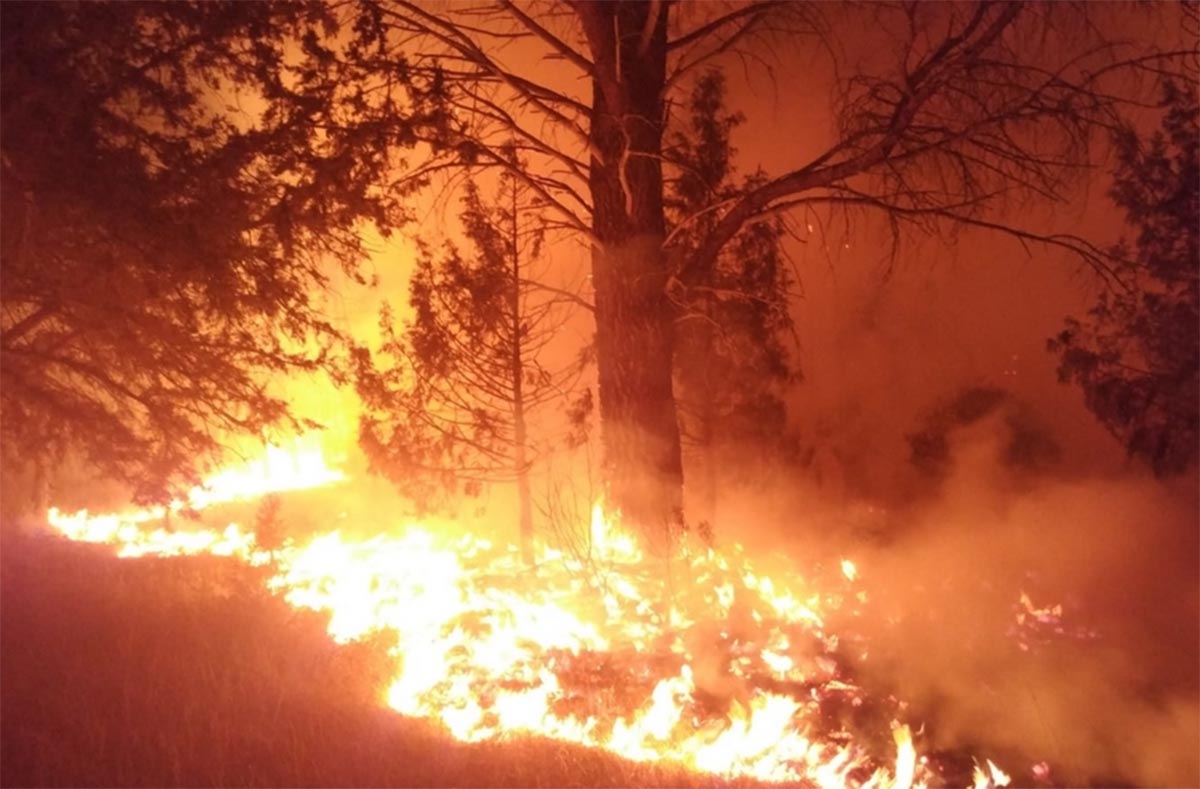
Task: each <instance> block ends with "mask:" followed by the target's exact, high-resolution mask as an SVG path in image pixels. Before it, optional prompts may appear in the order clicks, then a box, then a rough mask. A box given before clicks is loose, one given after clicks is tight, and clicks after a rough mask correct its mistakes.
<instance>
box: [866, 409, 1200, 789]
mask: <svg viewBox="0 0 1200 789" xmlns="http://www.w3.org/2000/svg"><path fill="white" fill-rule="evenodd" d="M1002 439H1003V431H1002V429H1001V428H1000V425H999V424H998V422H997V421H996V420H993V421H990V422H988V423H987V424H986V425H983V426H981V427H980V428H979V429H977V430H975V431H972V434H970V435H968V436H964V437H963V438H962V439H961V442H960V446H958V447H956V450H957V452H956V457H957V458H958V461H957V465H956V467H955V470H954V472H953V474H952V476H951V477H950V478H949V479H948V480H947V481H946V484H945V486H944V488H943V489H942V491H941V493H940V495H938V496H937V497H936V498H935V499H934V500H932V501H929V502H927V503H926V504H924V505H923V506H921V507H919V508H918V509H919V511H917V512H914V513H909V521H908V523H906V524H905V526H904V528H903V530H902V532H901V533H900V534H899V535H898V536H896V537H895V539H894V540H892V541H890V542H889V543H888V544H886V545H884V546H878V547H876V548H874V549H873V550H868V551H867V552H866V553H865V555H863V558H862V559H861V560H860V571H861V573H862V575H863V577H864V584H865V586H866V588H867V589H868V591H869V593H870V594H871V596H872V597H873V598H874V600H875V606H874V607H873V609H872V611H873V613H872V615H871V617H870V618H869V619H867V620H865V621H864V622H863V623H862V624H861V625H860V627H863V628H865V635H866V637H867V643H869V644H871V645H872V646H871V651H872V653H873V654H869V655H868V657H867V658H866V659H865V660H863V661H862V662H861V663H860V669H861V670H862V671H863V672H864V673H865V675H867V676H870V677H871V678H872V679H873V680H874V681H878V682H883V683H885V684H887V685H891V686H894V687H895V688H896V689H897V691H898V694H902V696H903V697H904V698H906V699H910V700H911V701H912V702H913V704H914V710H915V712H916V714H917V715H919V716H924V717H926V718H927V719H929V720H930V722H931V724H932V726H931V735H930V736H931V742H930V743H929V746H930V747H932V748H985V749H989V748H990V749H992V752H995V753H1006V752H1007V753H1012V754H1019V755H1021V756H1024V757H1026V758H1031V759H1033V760H1039V759H1045V760H1047V761H1048V762H1050V763H1051V764H1052V765H1054V766H1055V767H1056V768H1057V769H1059V770H1060V771H1061V773H1060V774H1059V775H1058V780H1060V781H1061V780H1065V781H1066V782H1068V783H1073V784H1074V783H1078V782H1081V781H1091V782H1096V781H1100V782H1102V783H1106V784H1112V783H1125V782H1133V783H1135V784H1138V785H1145V786H1163V785H1174V786H1183V785H1195V784H1196V782H1197V778H1198V775H1197V771H1198V770H1200V763H1198V761H1197V755H1196V754H1197V751H1196V748H1195V746H1196V743H1197V742H1198V737H1200V730H1198V724H1197V719H1198V715H1200V708H1198V706H1197V694H1198V693H1200V681H1198V678H1197V655H1198V654H1200V651H1198V649H1200V639H1198V636H1197V623H1198V622H1200V595H1198V587H1197V564H1196V557H1197V550H1198V547H1200V546H1198V543H1197V530H1196V501H1197V497H1196V488H1195V485H1194V483H1190V482H1189V483H1188V484H1185V485H1179V486H1177V487H1175V488H1172V487H1169V486H1164V485H1163V484H1161V483H1159V482H1156V481H1154V480H1152V479H1146V478H1133V479H1130V478H1101V479H1077V480H1072V481H1061V480H1055V481H1050V482H1048V483H1044V484H1039V485H1037V486H1035V487H1034V488H1033V489H1028V490H1024V491H1015V492H1014V491H1012V490H1011V489H1008V490H1006V489H1005V487H1004V486H1003V485H1002V484H999V482H998V480H997V469H998V468H1001V467H1002V464H1001V462H1000V452H999V451H998V450H999V448H1000V446H1001V444H1002ZM1001 475H1002V474H1001ZM861 553H863V552H862V551H861V550H860V554H861ZM1022 594H1024V595H1025V596H1026V598H1027V599H1028V600H1029V601H1030V604H1029V605H1023V604H1022V602H1021V595H1022ZM1055 606H1061V609H1056V608H1055ZM1032 609H1037V610H1040V611H1041V612H1042V614H1043V616H1044V617H1045V621H1044V622H1042V621H1038V618H1037V616H1036V615H1035V614H1033V613H1031V611H1032ZM1022 614H1023V616H1022ZM848 626H853V625H848ZM1022 766H1024V767H1026V768H1027V767H1028V765H1011V767H1012V768H1013V769H1020V768H1021V767H1022Z"/></svg>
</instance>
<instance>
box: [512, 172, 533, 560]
mask: <svg viewBox="0 0 1200 789" xmlns="http://www.w3.org/2000/svg"><path fill="white" fill-rule="evenodd" d="M511 211H512V215H511V219H512V227H511V229H510V236H509V246H510V250H509V252H510V254H511V255H512V289H511V291H510V294H509V309H510V310H511V311H512V341H511V350H512V416H513V471H514V472H515V474H516V477H517V507H518V509H519V517H520V530H521V532H520V534H521V560H522V561H523V562H525V564H526V565H529V566H532V565H533V505H532V502H531V501H530V492H529V462H528V457H527V452H528V448H527V447H526V444H527V442H528V440H529V439H528V433H527V430H526V426H525V391H524V380H523V379H524V376H525V365H524V362H523V360H522V358H521V347H522V344H523V343H524V342H525V337H524V333H523V332H522V330H521V239H520V225H519V223H518V213H517V190H516V187H515V186H514V187H513V192H512V206H511Z"/></svg>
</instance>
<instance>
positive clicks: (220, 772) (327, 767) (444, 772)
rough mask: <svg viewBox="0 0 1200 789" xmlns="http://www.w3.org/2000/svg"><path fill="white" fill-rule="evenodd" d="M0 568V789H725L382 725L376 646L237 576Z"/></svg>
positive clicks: (192, 563) (81, 551)
mask: <svg viewBox="0 0 1200 789" xmlns="http://www.w3.org/2000/svg"><path fill="white" fill-rule="evenodd" d="M0 562H2V575H0V578H2V583H3V587H2V591H3V597H2V598H0V599H2V621H3V630H2V633H0V649H2V654H0V665H2V666H3V684H2V693H3V696H2V702H0V704H2V707H3V711H4V715H3V720H2V727H3V736H2V748H3V750H2V753H0V782H2V783H3V785H5V786H484V785H486V786H659V785H670V786H689V787H703V786H713V785H718V784H723V783H724V782H720V781H718V780H716V779H714V778H712V777H705V776H701V775H697V774H694V773H685V772H683V771H682V770H679V769H670V768H662V767H657V766H654V765H635V764H631V763H629V762H626V761H623V760H620V759H618V758H616V757H614V756H612V755H610V754H607V753H604V752H602V751H596V750H591V749H585V748H580V747H574V746H570V745H567V744H563V743H557V742H552V741H547V740H545V739H541V738H536V737H531V736H526V737H513V738H509V739H507V740H506V741H505V742H503V743H498V742H489V743H478V744H466V743H460V742H456V741H454V740H453V739H451V738H450V737H448V736H447V735H446V734H444V733H442V732H439V731H437V730H436V729H435V728H434V727H432V726H430V725H429V724H427V723H425V722H422V721H419V720H414V719H411V718H405V717H402V716H399V715H396V714H395V713H393V712H391V711H389V710H387V709H386V708H384V707H382V706H381V705H380V704H379V688H380V687H383V686H385V685H386V681H387V678H388V676H389V672H390V670H391V669H390V665H391V664H390V660H389V658H388V657H387V654H386V650H385V649H384V648H383V646H382V644H381V643H380V642H379V641H378V640H374V639H367V640H364V641H359V642H356V643H351V644H344V645H337V644H334V643H333V642H332V641H330V639H329V637H328V635H327V634H326V630H325V628H326V624H327V622H326V620H325V618H324V617H322V616H320V615H318V614H315V613H312V612H308V611H302V610H297V609H295V608H292V607H291V606H288V605H287V604H285V603H284V602H283V601H282V600H281V599H279V598H278V597H275V596H273V595H270V594H268V593H266V592H265V591H264V586H263V585H262V581H263V580H264V572H263V571H262V570H260V569H256V568H251V567H248V566H246V565H245V564H242V563H240V562H237V561H236V560H232V559H225V558H219V557H212V556H196V557H176V558H171V559H147V560H141V561H124V560H119V559H117V558H114V557H113V556H112V553H111V551H109V550H107V549H103V548H98V547H93V546H87V545H78V544H70V543H66V542H64V541H60V540H52V539H44V538H37V539H29V538H19V537H13V538H8V539H6V541H5V543H4V546H3V551H2V552H0ZM743 783H744V782H743Z"/></svg>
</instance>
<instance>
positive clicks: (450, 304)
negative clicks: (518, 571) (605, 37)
mask: <svg viewBox="0 0 1200 789" xmlns="http://www.w3.org/2000/svg"><path fill="white" fill-rule="evenodd" d="M463 206H464V210H463V212H462V223H463V226H464V232H465V235H466V238H467V241H468V242H469V246H470V249H469V251H468V252H467V253H466V254H463V253H462V252H460V250H459V249H458V248H457V247H456V246H455V245H453V244H447V245H446V246H445V247H444V248H443V249H442V250H440V251H435V250H433V249H431V248H429V247H428V246H423V248H422V251H421V255H420V258H419V259H418V261H417V269H416V272H415V274H414V275H413V278H412V282H411V285H410V288H409V300H410V302H411V307H412V309H413V310H414V312H415V317H413V319H412V320H411V321H409V322H407V324H406V325H405V327H404V329H403V331H402V332H399V333H397V332H396V326H395V320H394V316H393V315H392V312H391V310H390V309H387V308H385V310H384V312H383V314H382V315H381V319H380V327H381V329H382V331H383V338H384V340H383V346H382V349H381V354H380V358H377V359H372V358H371V357H370V355H369V354H368V353H367V352H366V351H365V350H360V351H359V352H357V364H356V371H357V378H356V380H357V384H358V390H359V393H360V395H361V396H362V400H363V404H364V413H363V416H362V417H361V421H360V440H361V443H362V445H363V447H364V448H365V450H366V452H367V455H368V457H369V458H370V459H371V461H372V464H373V465H374V466H375V467H376V468H378V469H381V470H382V471H383V472H384V473H386V474H387V476H388V477H389V478H391V479H392V480H393V481H395V482H396V484H397V485H399V486H400V487H401V489H403V490H405V491H406V492H408V493H409V494H411V495H413V496H414V497H415V498H416V499H417V500H418V501H426V502H427V501H428V500H429V498H430V496H431V495H432V493H433V492H434V491H435V490H438V489H440V490H443V491H455V490H462V491H463V492H466V493H473V492H477V491H478V489H479V486H480V485H481V484H482V483H486V482H495V481H510V480H513V481H515V482H516V484H517V497H518V507H519V523H520V535H521V552H522V556H523V558H524V559H525V561H526V562H529V563H531V562H532V561H533V510H532V502H531V493H530V483H529V471H530V466H531V465H532V463H533V462H534V459H535V444H534V442H533V441H532V440H531V438H530V433H529V424H530V418H531V415H532V414H533V412H534V411H536V410H537V409H539V408H540V407H542V406H545V405H547V404H549V403H557V404H558V405H560V406H561V407H562V408H566V407H567V406H568V402H569V395H570V394H571V390H572V386H573V384H574V382H575V381H576V380H577V379H578V376H579V373H580V370H581V367H580V365H563V366H562V367H560V368H557V369H551V368H549V367H547V366H546V365H545V364H543V356H544V355H545V354H544V353H543V351H544V350H545V348H546V346H547V345H548V344H549V343H550V342H551V341H552V340H553V339H554V338H555V337H556V335H557V334H558V332H559V330H560V329H561V328H562V325H563V323H564V322H565V321H566V320H567V318H568V317H569V310H568V309H567V307H568V306H569V305H571V304H573V303H575V302H576V301H577V300H576V299H575V298H573V297H572V294H570V293H567V292H549V291H548V290H547V286H545V285H543V284H540V283H539V282H538V281H537V277H538V274H539V273H544V271H543V270H544V269H545V268H546V266H547V261H546V260H545V259H544V257H543V254H542V252H543V250H542V246H543V239H544V236H545V224H544V222H543V221H542V217H541V215H540V213H539V211H538V205H537V202H536V200H534V199H533V197H532V195H531V194H530V190H529V188H528V187H526V186H524V185H523V184H522V183H521V182H520V181H519V180H518V179H516V178H514V177H513V176H511V175H504V176H502V177H501V182H500V188H499V192H498V194H497V197H496V200H495V201H494V202H492V203H490V204H489V203H485V202H484V201H483V199H482V198H481V196H480V194H479V190H478V187H477V186H476V185H474V184H470V185H468V187H467V191H466V196H465V198H464V201H463Z"/></svg>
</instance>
